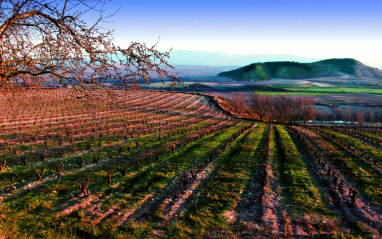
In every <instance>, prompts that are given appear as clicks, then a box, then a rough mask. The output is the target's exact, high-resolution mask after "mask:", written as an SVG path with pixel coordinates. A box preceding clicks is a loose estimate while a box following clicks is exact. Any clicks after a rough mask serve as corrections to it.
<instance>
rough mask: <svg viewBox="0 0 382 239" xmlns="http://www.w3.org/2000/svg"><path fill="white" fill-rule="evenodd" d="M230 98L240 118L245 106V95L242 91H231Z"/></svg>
mask: <svg viewBox="0 0 382 239" xmlns="http://www.w3.org/2000/svg"><path fill="white" fill-rule="evenodd" d="M231 100H232V103H233V105H234V106H235V109H236V111H237V112H239V117H240V118H241V116H242V113H243V108H244V107H245V106H246V104H245V102H246V100H247V96H246V95H245V93H244V92H233V93H231Z"/></svg>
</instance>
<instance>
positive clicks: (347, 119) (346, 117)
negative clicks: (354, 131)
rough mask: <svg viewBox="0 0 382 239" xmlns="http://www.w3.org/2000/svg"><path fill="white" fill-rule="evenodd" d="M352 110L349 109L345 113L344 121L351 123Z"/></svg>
mask: <svg viewBox="0 0 382 239" xmlns="http://www.w3.org/2000/svg"><path fill="white" fill-rule="evenodd" d="M351 115H352V114H351V108H350V107H347V108H346V109H345V111H344V120H345V121H347V122H349V121H351V120H352V117H351Z"/></svg>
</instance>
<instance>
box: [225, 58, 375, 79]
mask: <svg viewBox="0 0 382 239" xmlns="http://www.w3.org/2000/svg"><path fill="white" fill-rule="evenodd" d="M343 75H350V76H354V77H359V78H372V79H382V71H381V70H379V69H376V68H372V67H369V66H366V65H364V64H362V63H361V62H359V61H357V60H354V59H350V58H344V59H328V60H322V61H317V62H313V63H299V62H290V61H279V62H263V63H252V64H250V65H247V66H244V67H241V68H238V69H235V70H231V71H226V72H221V73H219V74H218V76H224V77H229V78H233V79H237V80H267V79H274V78H281V79H308V78H318V77H333V76H343Z"/></svg>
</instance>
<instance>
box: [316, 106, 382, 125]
mask: <svg viewBox="0 0 382 239" xmlns="http://www.w3.org/2000/svg"><path fill="white" fill-rule="evenodd" d="M316 120H317V121H320V122H324V121H345V122H352V123H354V122H357V123H358V124H360V125H362V124H363V123H364V122H369V123H381V122H382V111H373V110H372V109H371V108H370V107H369V108H366V109H365V110H358V111H357V110H354V111H353V110H352V108H351V107H350V106H349V107H347V108H345V109H341V107H339V106H337V107H333V110H332V111H331V112H327V111H325V110H322V109H319V110H317V111H316Z"/></svg>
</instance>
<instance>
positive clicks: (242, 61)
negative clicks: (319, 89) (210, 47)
mask: <svg viewBox="0 0 382 239" xmlns="http://www.w3.org/2000/svg"><path fill="white" fill-rule="evenodd" d="M170 56H171V58H170V59H169V62H170V63H171V64H172V65H183V66H186V65H194V66H197V65H204V66H243V65H247V64H250V63H252V62H266V61H298V62H313V61H317V60H319V59H318V58H309V57H301V56H293V55H265V54H256V55H243V54H231V53H226V52H206V51H188V50H173V51H171V54H170Z"/></svg>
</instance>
